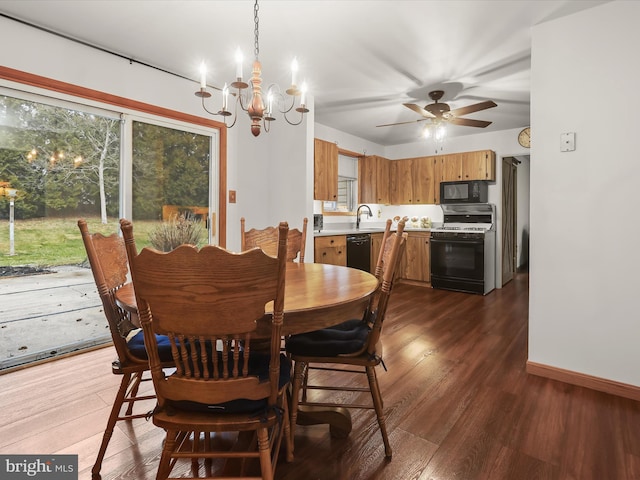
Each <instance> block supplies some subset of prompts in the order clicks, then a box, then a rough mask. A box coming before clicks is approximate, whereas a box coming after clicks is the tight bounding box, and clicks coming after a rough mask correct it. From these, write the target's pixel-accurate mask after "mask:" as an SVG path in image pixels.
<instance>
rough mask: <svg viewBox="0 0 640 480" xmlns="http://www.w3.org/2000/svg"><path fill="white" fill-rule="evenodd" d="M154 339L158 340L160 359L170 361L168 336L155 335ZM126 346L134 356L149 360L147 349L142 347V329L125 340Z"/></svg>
mask: <svg viewBox="0 0 640 480" xmlns="http://www.w3.org/2000/svg"><path fill="white" fill-rule="evenodd" d="M156 341H157V342H158V352H159V354H160V361H162V362H171V361H172V360H173V358H172V357H171V344H170V343H169V338H168V337H167V336H166V335H156ZM127 348H128V349H129V351H130V352H131V354H132V355H133V356H134V357H137V358H139V359H141V360H149V357H148V356H147V350H146V348H144V332H143V331H142V330H140V331H139V332H138V333H136V334H135V335H134V336H133V337H132V338H131V339H129V340H128V341H127Z"/></svg>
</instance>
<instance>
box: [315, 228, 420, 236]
mask: <svg viewBox="0 0 640 480" xmlns="http://www.w3.org/2000/svg"><path fill="white" fill-rule="evenodd" d="M391 230H392V231H395V227H393V228H392V229H391ZM404 231H405V232H430V231H431V229H430V228H419V227H415V228H414V227H405V229H404ZM358 233H384V228H361V229H359V230H356V229H355V228H345V229H329V230H325V229H323V230H321V231H320V232H318V231H314V232H313V236H314V237H328V236H331V235H355V234H358Z"/></svg>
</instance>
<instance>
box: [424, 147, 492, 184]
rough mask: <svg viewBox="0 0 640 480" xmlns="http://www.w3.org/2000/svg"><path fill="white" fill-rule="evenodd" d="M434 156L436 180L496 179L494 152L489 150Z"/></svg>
mask: <svg viewBox="0 0 640 480" xmlns="http://www.w3.org/2000/svg"><path fill="white" fill-rule="evenodd" d="M435 158H436V161H435V164H436V173H435V175H436V178H437V181H438V182H455V181H458V180H490V181H495V179H496V154H495V152H493V151H491V150H479V151H476V152H463V153H452V154H449V155H439V156H437V157H435Z"/></svg>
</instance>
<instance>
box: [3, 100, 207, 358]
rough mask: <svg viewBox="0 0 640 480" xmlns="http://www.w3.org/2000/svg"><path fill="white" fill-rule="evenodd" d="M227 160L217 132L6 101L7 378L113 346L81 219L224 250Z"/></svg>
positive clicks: (143, 237)
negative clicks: (220, 209)
mask: <svg viewBox="0 0 640 480" xmlns="http://www.w3.org/2000/svg"><path fill="white" fill-rule="evenodd" d="M79 102H80V100H79ZM218 152H219V138H218V131H217V130H215V129H212V128H204V127H200V126H197V125H191V124H187V123H184V122H180V121H177V120H175V121H171V120H168V119H166V118H161V117H156V116H152V115H146V116H141V115H139V114H137V113H136V112H132V111H126V110H124V109H123V110H122V111H118V112H116V111H112V110H109V109H108V108H104V109H103V108H98V107H97V106H96V105H95V102H94V104H92V105H85V104H82V103H72V102H69V101H66V100H65V101H62V100H59V99H53V98H50V97H40V96H36V95H34V94H30V93H25V92H19V91H15V90H11V89H0V370H2V369H5V368H11V367H13V366H17V365H21V364H25V363H29V362H32V361H36V360H42V359H46V358H49V357H55V356H58V355H61V354H65V353H68V352H71V351H75V350H79V349H83V348H86V347H90V346H93V345H96V344H101V343H105V342H108V341H109V339H110V333H109V330H108V328H107V323H106V320H105V318H104V314H103V312H102V305H101V302H100V299H99V297H98V294H97V291H96V288H95V283H94V281H93V277H92V274H91V270H90V269H89V268H88V264H87V261H86V253H85V250H84V246H83V243H82V239H81V236H80V232H79V230H78V227H77V221H78V219H79V218H85V219H86V220H87V223H88V224H89V229H90V231H92V232H101V233H103V234H104V235H109V234H112V233H114V232H118V231H119V223H118V220H119V218H120V217H126V218H129V219H132V220H133V221H134V229H135V230H134V232H135V234H136V240H137V242H138V246H139V248H142V247H144V246H146V245H149V244H150V243H151V238H153V235H154V234H155V237H156V238H157V237H158V235H159V236H160V237H162V231H163V228H165V227H166V225H167V224H168V223H171V222H174V223H175V222H183V223H184V222H188V223H189V224H190V225H191V226H194V227H197V228H196V233H198V232H199V235H198V238H197V242H190V243H199V244H200V245H202V244H205V243H217V236H216V230H215V225H216V222H217V216H216V211H217V199H218V192H217V185H218V171H219V167H218V161H219V160H218ZM158 232H160V233H158Z"/></svg>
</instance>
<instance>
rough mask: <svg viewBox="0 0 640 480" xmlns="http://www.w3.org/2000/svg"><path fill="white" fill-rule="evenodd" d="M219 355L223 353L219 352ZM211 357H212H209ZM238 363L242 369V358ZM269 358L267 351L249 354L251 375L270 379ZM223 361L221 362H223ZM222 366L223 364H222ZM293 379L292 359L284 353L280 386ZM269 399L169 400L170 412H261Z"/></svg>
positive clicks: (281, 360)
mask: <svg viewBox="0 0 640 480" xmlns="http://www.w3.org/2000/svg"><path fill="white" fill-rule="evenodd" d="M218 356H219V357H220V356H221V353H220V352H218ZM209 358H211V357H209ZM240 360H241V361H240V362H239V363H238V369H240V370H241V369H242V363H243V362H242V358H241V359H240ZM269 360H270V356H269V354H266V353H252V354H251V355H250V356H249V375H257V376H258V378H259V379H260V380H261V381H268V379H269ZM221 363H222V362H220V364H221ZM220 367H221V368H223V367H222V365H220ZM232 368H233V367H232V362H231V361H229V370H231V369H232ZM290 381H291V360H290V359H289V358H288V357H287V356H286V355H284V354H280V376H279V378H278V386H279V388H283V387H284V386H285V385H286V384H287V383H289V382H290ZM267 401H268V399H267V398H263V399H259V400H249V399H244V398H241V399H237V400H231V401H229V402H225V403H221V404H216V405H207V404H203V403H198V402H192V401H189V400H180V401H172V402H169V408H168V412H170V411H171V408H172V407H173V408H175V409H179V410H189V411H192V412H211V413H259V412H264V411H265V409H266V408H267V407H268V404H267ZM169 414H170V413H169Z"/></svg>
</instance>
